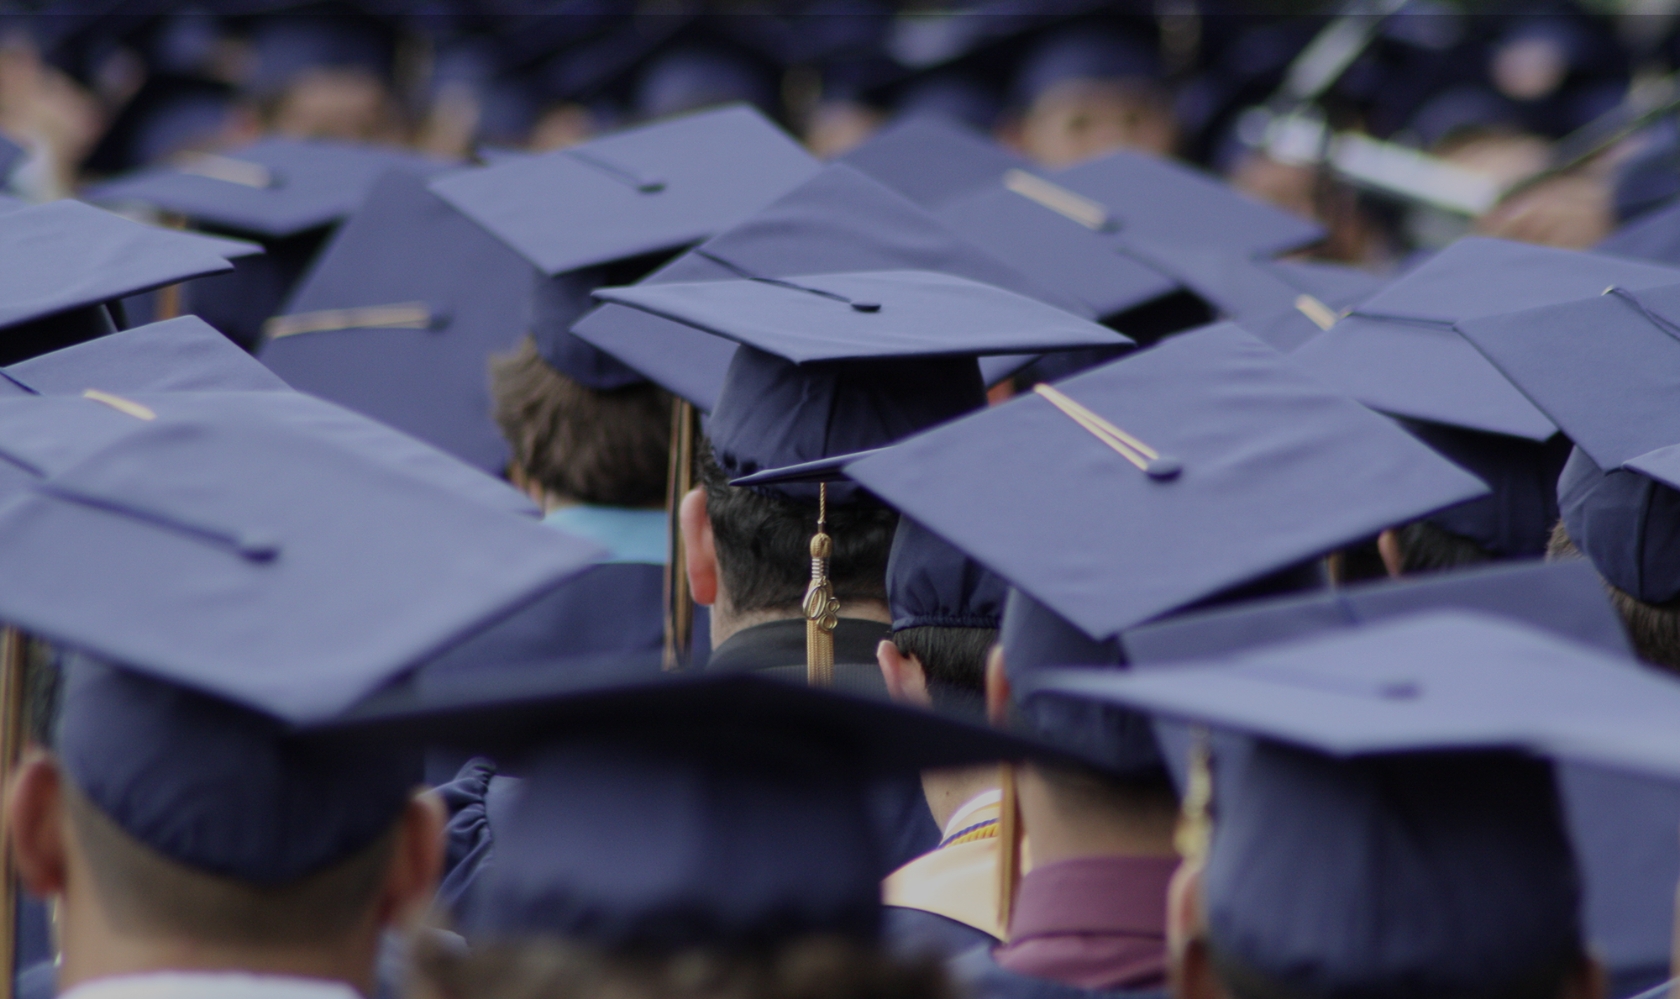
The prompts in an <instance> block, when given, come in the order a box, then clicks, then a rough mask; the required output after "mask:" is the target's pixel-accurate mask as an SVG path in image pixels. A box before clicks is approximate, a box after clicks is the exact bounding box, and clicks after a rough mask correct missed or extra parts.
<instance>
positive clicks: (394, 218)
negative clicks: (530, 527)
mask: <svg viewBox="0 0 1680 999" xmlns="http://www.w3.org/2000/svg"><path fill="white" fill-rule="evenodd" d="M534 277H535V275H534V271H533V269H532V267H531V265H530V264H528V263H526V262H525V261H524V259H522V258H521V257H520V256H519V255H518V254H516V253H514V252H513V251H512V250H510V249H508V248H507V247H506V246H505V245H503V244H502V243H501V242H500V241H499V240H497V239H495V238H494V237H493V236H491V235H490V234H489V233H487V232H485V231H484V230H483V229H482V228H480V227H479V226H478V225H476V224H474V223H473V222H472V221H471V220H470V219H467V218H466V217H465V216H463V215H461V214H460V213H459V212H457V211H456V210H455V209H454V208H452V207H451V206H449V205H448V204H447V203H445V202H444V201H442V200H441V199H439V198H438V197H437V196H436V195H434V194H432V193H431V192H430V191H428V190H427V189H426V186H425V182H424V180H422V179H421V178H419V177H416V176H414V175H413V174H410V173H408V172H406V171H396V170H394V171H391V172H389V173H387V174H385V175H384V176H383V177H381V178H380V179H379V180H378V181H377V182H376V183H375V184H374V186H373V189H372V191H371V192H370V193H369V195H368V198H367V201H366V202H365V203H364V204H363V205H362V207H361V208H360V209H359V210H358V211H357V212H356V214H355V215H353V216H351V218H350V221H349V222H347V223H345V225H344V227H343V228H342V229H340V230H339V232H338V234H337V235H336V236H335V237H334V238H333V240H332V241H331V242H330V243H329V244H328V245H327V247H326V249H325V250H324V251H323V252H322V254H321V256H320V257H319V258H318V259H317V260H316V262H315V264H314V265H313V266H312V267H311V268H310V270H309V273H308V274H306V275H305V276H304V278H303V280H302V281H301V282H300V284H299V286H298V288H297V290H296V291H295V292H294V293H293V294H292V296H291V298H290V299H289V300H288V302H287V304H286V307H285V314H283V315H280V316H277V317H275V318H274V319H271V320H269V322H268V324H267V327H266V329H267V339H266V342H265V344H264V347H263V349H262V352H261V356H262V360H263V363H265V364H267V365H268V366H269V367H270V368H272V369H274V371H275V372H276V373H277V374H279V375H280V376H281V377H282V378H284V379H286V381H287V382H288V383H290V384H291V385H292V386H293V387H295V388H298V389H300V390H302V391H305V392H310V393H313V394H315V395H318V396H321V397H322V398H326V399H331V400H333V401H335V402H338V403H341V404H343V405H345V406H348V407H350V408H351V409H354V410H357V411H358V412H361V413H365V414H367V415H369V416H371V417H374V418H375V419H378V420H382V421H384V422H386V423H388V424H390V425H391V426H393V427H396V428H397V429H399V430H402V431H405V432H407V433H410V434H413V435H414V436H416V437H419V438H420V439H422V440H425V441H427V442H428V443H430V444H433V445H435V446H437V447H440V448H442V449H444V450H446V451H448V452H450V453H451V454H454V455H455V456H456V457H458V458H460V459H461V460H463V461H466V462H468V463H470V464H472V465H474V466H476V467H477V468H480V469H482V470H484V471H486V472H492V473H498V474H499V473H500V471H501V470H502V468H503V467H504V466H505V465H506V464H507V445H506V443H505V442H504V441H503V440H502V438H501V435H500V433H499V432H498V431H497V429H496V426H495V424H494V422H493V421H492V420H491V417H490V413H491V409H492V407H491V403H490V395H489V389H488V385H487V382H486V376H485V371H486V370H487V369H486V365H487V364H488V363H489V359H490V357H491V355H493V354H495V353H498V352H501V351H506V350H509V349H511V348H512V347H513V346H514V345H515V343H516V342H517V341H518V339H519V338H520V336H521V335H522V334H523V333H524V332H525V329H526V325H527V323H528V321H529V316H530V296H531V287H532V282H533V280H534Z"/></svg>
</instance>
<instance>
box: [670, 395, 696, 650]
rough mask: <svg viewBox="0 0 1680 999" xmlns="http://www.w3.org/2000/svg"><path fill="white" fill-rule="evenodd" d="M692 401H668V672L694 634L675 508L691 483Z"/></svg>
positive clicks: (685, 561)
mask: <svg viewBox="0 0 1680 999" xmlns="http://www.w3.org/2000/svg"><path fill="white" fill-rule="evenodd" d="M694 438H695V413H694V405H693V404H692V403H690V402H688V401H687V400H686V399H676V400H674V401H673V402H672V404H671V459H670V464H669V465H668V466H667V469H666V480H665V481H666V488H665V522H666V525H667V527H666V531H667V549H666V557H665V579H664V584H665V586H664V588H665V652H664V662H663V666H664V669H665V670H666V671H667V672H670V671H673V670H680V669H683V668H685V667H686V666H687V665H688V654H689V644H690V643H691V641H692V638H693V635H694V600H693V597H692V596H691V595H690V594H689V592H688V559H687V555H686V554H685V552H684V550H683V542H682V531H681V529H680V528H679V525H678V524H677V510H678V508H679V507H681V506H682V501H683V497H684V496H686V495H688V491H689V489H691V488H693V486H694Z"/></svg>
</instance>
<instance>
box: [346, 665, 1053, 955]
mask: <svg viewBox="0 0 1680 999" xmlns="http://www.w3.org/2000/svg"><path fill="white" fill-rule="evenodd" d="M332 727H333V728H335V729H338V730H341V731H342V730H344V729H345V728H348V729H350V730H352V731H355V732H357V733H359V734H361V735H363V736H364V737H368V738H375V737H377V738H380V739H384V740H389V739H392V738H403V737H408V738H413V739H416V740H425V741H428V742H439V741H441V742H443V743H447V744H457V745H461V746H464V747H470V748H474V749H478V748H485V747H493V748H495V750H496V751H497V752H498V755H499V757H500V758H503V759H514V760H516V761H519V762H517V763H516V768H517V769H518V771H519V772H522V773H524V774H526V775H527V780H526V782H525V784H524V786H523V787H521V788H520V790H519V794H518V797H517V799H516V800H515V801H514V802H513V803H512V804H511V805H510V806H509V808H508V813H507V814H508V821H507V822H506V823H505V824H504V826H503V827H502V828H501V829H500V830H499V831H498V833H497V843H496V854H495V860H494V863H493V864H492V865H491V867H490V869H489V870H488V871H486V872H483V873H481V874H480V876H479V879H478V881H477V883H476V884H475V886H474V888H473V890H472V892H471V893H470V894H469V895H468V897H467V899H466V900H465V905H464V910H465V911H464V913H463V920H462V922H463V927H462V928H463V929H464V931H465V932H466V934H467V936H468V938H469V940H473V941H475V942H477V941H492V942H493V941H495V940H497V939H510V938H530V937H556V936H558V937H565V938H571V939H575V940H579V941H582V942H587V943H592V944H596V945H600V946H605V947H609V948H625V949H632V950H640V951H642V952H646V951H649V950H653V951H658V952H670V951H673V950H679V949H682V948H684V947H692V946H712V947H723V948H738V947H753V946H764V945H774V944H777V943H780V942H782V941H785V940H788V939H791V938H796V937H798V936H801V935H804V934H809V933H831V934H840V935H844V936H848V937H852V938H854V939H863V940H869V939H872V938H873V936H874V935H875V933H876V932H877V923H878V919H879V904H880V901H879V900H880V886H879V881H878V878H879V873H880V868H879V860H878V853H879V847H878V845H877V844H876V842H875V840H874V835H873V833H872V832H871V826H870V823H869V821H868V819H867V811H866V806H865V799H864V789H865V779H866V778H868V777H871V776H878V775H886V774H903V773H907V772H910V771H912V770H914V769H918V768H922V767H934V766H953V765H962V764H973V763H979V762H986V761H990V760H997V759H1017V758H1020V757H1021V756H1023V755H1025V754H1027V753H1029V752H1032V751H1034V747H1031V746H1030V745H1028V744H1025V743H1023V742H1021V741H1020V740H1017V739H1015V738H1012V737H1010V736H1008V735H1006V734H1005V733H1002V732H999V731H997V730H995V729H990V728H987V727H985V726H981V725H970V724H965V723H963V722H960V721H957V720H952V719H948V718H944V717H941V716H939V715H936V714H933V713H931V712H927V711H924V710H920V709H916V708H910V707H905V706H902V705H896V704H893V703H891V702H889V701H885V700H881V699H876V698H864V697H854V696H848V695H845V694H840V693H836V692H833V691H828V690H821V689H814V688H810V687H807V686H805V685H803V684H792V683H787V682H785V681H780V680H773V679H769V678H765V677H762V676H755V675H752V674H744V673H725V674H689V675H684V676H660V675H659V673H658V668H657V664H656V663H651V662H650V663H648V664H647V665H646V666H645V667H644V669H643V670H640V671H636V670H632V669H629V668H627V665H626V664H625V663H622V662H619V663H608V664H604V667H603V668H601V669H599V670H573V671H570V672H567V673H563V674H562V673H557V672H555V671H553V670H538V671H530V672H528V673H524V674H519V673H514V672H509V671H503V672H501V673H498V674H496V675H494V676H490V677H487V678H482V679H479V680H475V682H473V683H471V684H457V685H453V686H446V685H443V684H437V683H434V684H432V685H430V686H427V685H425V684H419V685H413V686H410V687H409V688H406V689H405V688H401V687H399V688H393V689H392V690H391V691H390V693H389V695H381V697H380V698H378V699H376V700H373V701H370V702H368V703H367V704H365V705H364V706H363V707H361V708H358V709H357V710H356V711H355V712H354V713H353V714H352V715H351V716H350V717H348V718H346V719H344V720H343V721H342V722H338V723H335V724H334V725H333V726H332Z"/></svg>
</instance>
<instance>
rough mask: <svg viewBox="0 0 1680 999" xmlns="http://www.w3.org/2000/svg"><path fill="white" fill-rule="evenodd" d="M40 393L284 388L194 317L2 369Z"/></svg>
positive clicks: (104, 338)
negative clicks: (88, 390) (89, 390)
mask: <svg viewBox="0 0 1680 999" xmlns="http://www.w3.org/2000/svg"><path fill="white" fill-rule="evenodd" d="M5 375H6V377H7V378H10V379H12V380H13V381H15V382H17V383H19V384H21V385H22V386H24V387H26V388H28V389H31V390H33V391H35V392H40V393H42V394H47V395H52V394H59V393H78V392H82V391H85V390H87V389H90V388H92V389H100V390H103V391H106V392H194V391H215V390H229V391H262V390H270V389H285V388H287V387H288V386H287V385H286V383H285V382H283V381H281V380H280V378H279V377H278V376H277V375H275V374H274V372H272V371H270V370H268V369H267V368H265V367H263V365H262V363H261V362H259V361H257V360H256V359H255V358H253V357H252V356H251V355H250V354H247V353H245V352H244V351H243V350H240V349H239V348H238V347H236V346H234V344H233V342H232V341H230V340H228V338H227V337H225V336H223V335H222V334H220V333H218V332H217V331H216V330H215V329H213V328H212V327H211V326H210V325H209V324H208V323H206V322H205V321H204V320H202V319H199V318H198V317H197V316H180V317H178V318H175V319H166V320H164V321H163V322H159V323H150V324H148V325H145V326H136V327H134V328H132V329H126V330H123V331H121V332H118V333H111V334H108V335H106V336H102V337H100V338H98V339H97V340H88V341H86V342H84V343H78V344H72V345H71V346H69V347H63V348H60V349H58V350H55V351H51V352H49V353H46V354H40V355H38V356H36V357H32V358H30V359H29V360H27V361H20V362H19V363H17V364H13V365H11V366H9V367H7V368H6V369H5Z"/></svg>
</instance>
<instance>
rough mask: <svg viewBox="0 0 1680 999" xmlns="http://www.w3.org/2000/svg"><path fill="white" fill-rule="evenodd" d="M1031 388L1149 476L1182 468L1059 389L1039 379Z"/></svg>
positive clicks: (1175, 472) (1168, 474)
mask: <svg viewBox="0 0 1680 999" xmlns="http://www.w3.org/2000/svg"><path fill="white" fill-rule="evenodd" d="M1033 391H1034V392H1037V393H1038V394H1039V395H1041V396H1043V397H1044V398H1045V399H1047V400H1049V402H1050V405H1052V406H1055V407H1056V408H1057V409H1059V410H1061V411H1062V412H1063V413H1066V414H1067V415H1068V417H1069V418H1071V419H1072V420H1073V422H1075V423H1077V424H1079V425H1080V426H1082V427H1084V428H1085V429H1086V430H1088V431H1090V432H1091V435H1092V436H1093V437H1095V438H1097V439H1098V440H1100V441H1102V442H1103V443H1104V444H1107V445H1108V446H1109V447H1111V448H1113V449H1114V450H1115V452H1117V453H1118V454H1119V455H1120V457H1122V458H1124V459H1126V460H1127V461H1129V462H1131V463H1132V464H1133V465H1136V466H1137V467H1138V470H1139V471H1141V472H1143V473H1144V474H1145V475H1147V476H1149V477H1150V478H1152V479H1171V478H1175V477H1176V476H1177V475H1178V473H1179V472H1180V471H1182V470H1183V467H1184V466H1183V465H1181V464H1180V463H1179V462H1178V460H1177V459H1175V458H1166V457H1162V456H1161V453H1160V452H1159V451H1156V450H1155V449H1154V448H1152V447H1150V446H1149V445H1148V444H1145V443H1144V442H1143V441H1140V440H1138V439H1137V438H1136V437H1133V436H1132V435H1131V434H1128V433H1126V432H1125V431H1124V430H1121V429H1120V428H1119V427H1117V426H1115V425H1114V424H1112V423H1110V422H1108V421H1107V420H1105V419H1103V418H1102V417H1100V416H1098V415H1097V414H1096V413H1093V412H1092V411H1091V410H1089V409H1086V408H1085V407H1084V406H1082V405H1080V404H1079V403H1077V402H1075V401H1074V400H1072V399H1070V398H1068V397H1067V396H1066V395H1064V394H1063V393H1062V392H1061V391H1060V390H1058V389H1055V388H1052V387H1050V386H1049V385H1046V384H1044V383H1042V382H1041V383H1039V384H1037V385H1034V386H1033Z"/></svg>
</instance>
